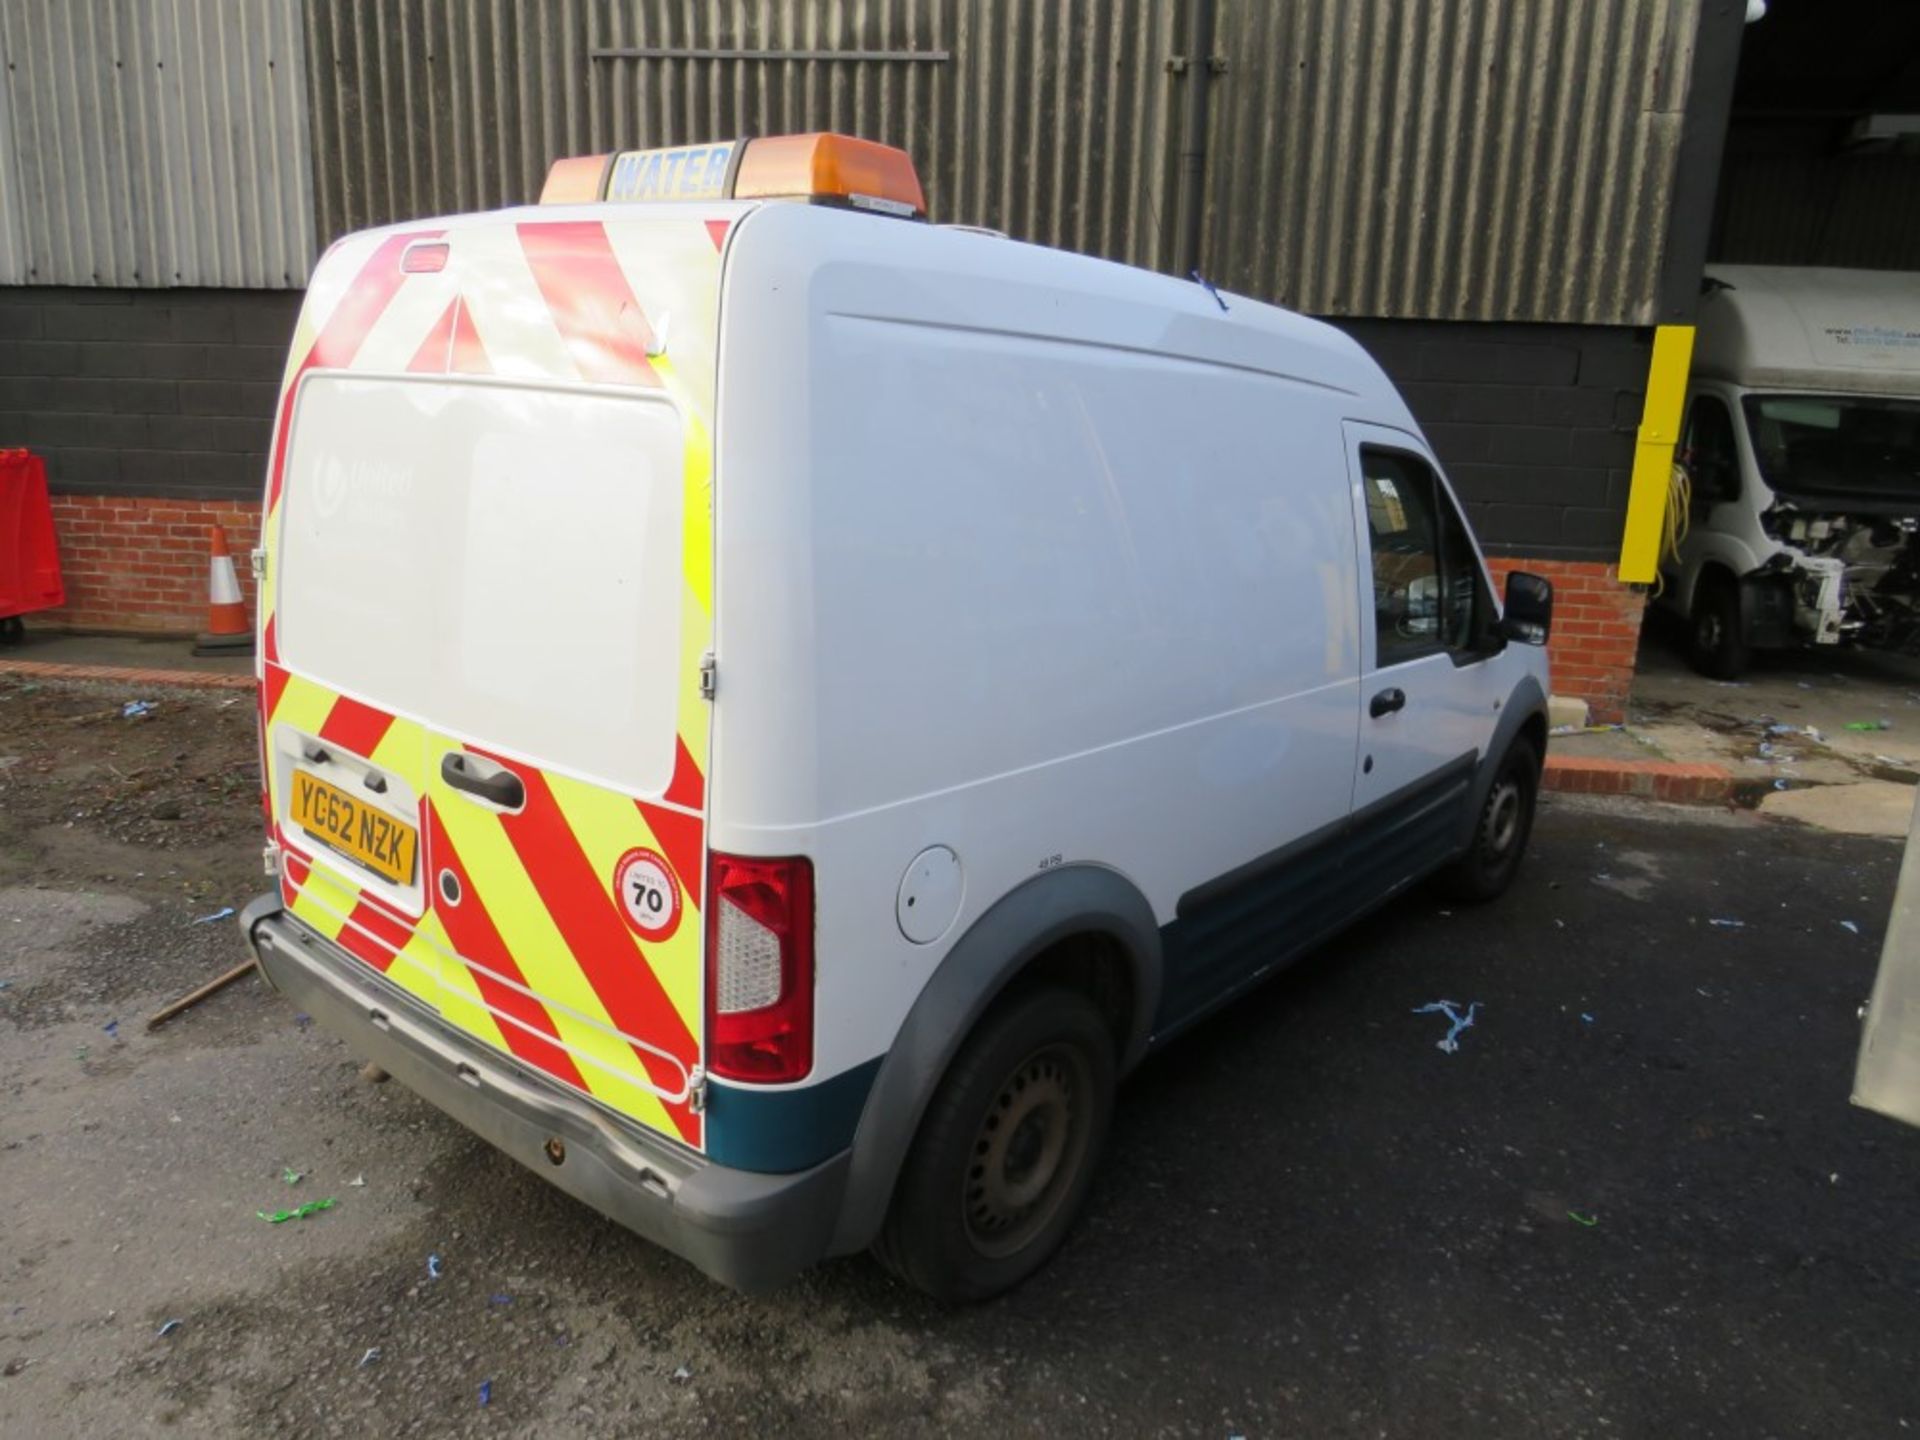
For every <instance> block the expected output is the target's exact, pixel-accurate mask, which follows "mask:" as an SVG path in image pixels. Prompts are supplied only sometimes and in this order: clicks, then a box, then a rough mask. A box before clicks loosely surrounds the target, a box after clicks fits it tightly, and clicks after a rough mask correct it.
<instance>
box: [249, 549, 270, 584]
mask: <svg viewBox="0 0 1920 1440" xmlns="http://www.w3.org/2000/svg"><path fill="white" fill-rule="evenodd" d="M247 563H248V565H249V566H250V567H251V568H252V570H253V578H254V579H256V580H264V579H266V578H267V552H266V551H264V550H250V551H248V552H247Z"/></svg>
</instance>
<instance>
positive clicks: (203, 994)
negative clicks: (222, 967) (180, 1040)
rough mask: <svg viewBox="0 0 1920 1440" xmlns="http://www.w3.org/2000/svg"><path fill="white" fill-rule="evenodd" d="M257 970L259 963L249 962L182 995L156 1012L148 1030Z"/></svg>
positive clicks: (149, 1021)
mask: <svg viewBox="0 0 1920 1440" xmlns="http://www.w3.org/2000/svg"><path fill="white" fill-rule="evenodd" d="M257 968H259V967H258V962H256V961H253V960H249V961H247V963H246V964H244V965H236V966H234V967H233V969H231V970H229V971H228V972H227V973H226V974H224V975H222V976H221V977H220V978H219V979H217V980H209V981H208V982H207V983H206V984H204V985H202V986H201V987H200V988H199V989H198V990H195V991H192V992H191V993H189V994H186V995H182V996H181V997H180V998H179V999H178V1000H175V1001H174V1002H173V1003H172V1004H170V1005H165V1006H162V1007H161V1008H160V1009H159V1010H157V1011H155V1012H154V1014H153V1016H152V1017H151V1018H150V1019H149V1020H148V1021H147V1029H149V1030H152V1029H155V1028H157V1027H158V1026H161V1025H164V1024H166V1022H167V1021H169V1020H171V1019H172V1018H173V1017H174V1016H176V1015H178V1014H179V1013H180V1012H181V1011H182V1010H186V1009H190V1008H191V1007H193V1006H195V1005H198V1004H199V1003H200V1002H201V1001H202V1000H204V999H206V998H207V997H208V996H209V995H211V994H213V992H214V991H216V990H223V989H225V988H226V987H227V986H229V985H231V984H232V983H233V982H234V981H236V980H238V979H239V978H240V977H241V976H242V975H245V974H247V973H248V972H249V971H252V970H255V969H257Z"/></svg>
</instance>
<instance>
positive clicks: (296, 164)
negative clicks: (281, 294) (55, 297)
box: [0, 0, 314, 289]
mask: <svg viewBox="0 0 1920 1440" xmlns="http://www.w3.org/2000/svg"><path fill="white" fill-rule="evenodd" d="M299 3H300V0H245V3H241V4H235V3H231V0H0V51H3V52H4V59H5V63H6V65H7V70H8V75H7V80H8V95H7V99H8V101H9V115H10V119H11V129H12V134H11V137H10V144H9V145H8V149H7V154H6V158H5V159H4V160H0V172H4V173H0V184H4V175H5V174H10V175H11V178H12V181H13V188H12V189H11V190H7V189H5V188H0V202H6V203H8V204H9V208H10V211H11V215H12V218H13V223H14V229H15V232H16V234H17V237H18V239H19V240H20V242H21V243H22V244H23V246H24V250H25V254H24V257H23V260H24V264H23V265H22V266H20V267H19V269H20V270H21V271H22V272H23V273H22V274H21V275H20V278H23V279H25V280H27V281H28V282H30V283H34V284H41V285H127V286H170V285H221V286H245V287H250V288H268V289H272V288H282V287H286V286H293V285H300V284H303V283H305V281H306V277H307V272H308V269H309V267H310V266H311V264H312V260H313V255H314V228H313V210H312V182H311V179H310V178H309V171H308V164H309V149H308V143H307V119H306V116H307V104H306V101H307V97H306V83H305V68H304V63H303V56H302V47H301V43H300V27H299ZM7 139H8V137H6V136H5V135H4V133H0V142H4V141H6V140H7ZM6 228H7V227H6V226H0V233H3V232H4V231H5V230H6ZM0 244H4V241H3V240H0ZM3 253H4V252H0V254H3Z"/></svg>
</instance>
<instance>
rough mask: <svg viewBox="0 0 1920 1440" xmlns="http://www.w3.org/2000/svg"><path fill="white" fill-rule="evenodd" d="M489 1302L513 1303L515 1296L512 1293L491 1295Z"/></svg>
mask: <svg viewBox="0 0 1920 1440" xmlns="http://www.w3.org/2000/svg"><path fill="white" fill-rule="evenodd" d="M487 1303H488V1304H489V1305H511V1304H512V1303H513V1296H511V1295H494V1296H491V1297H490V1298H489V1299H488V1301H487Z"/></svg>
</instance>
